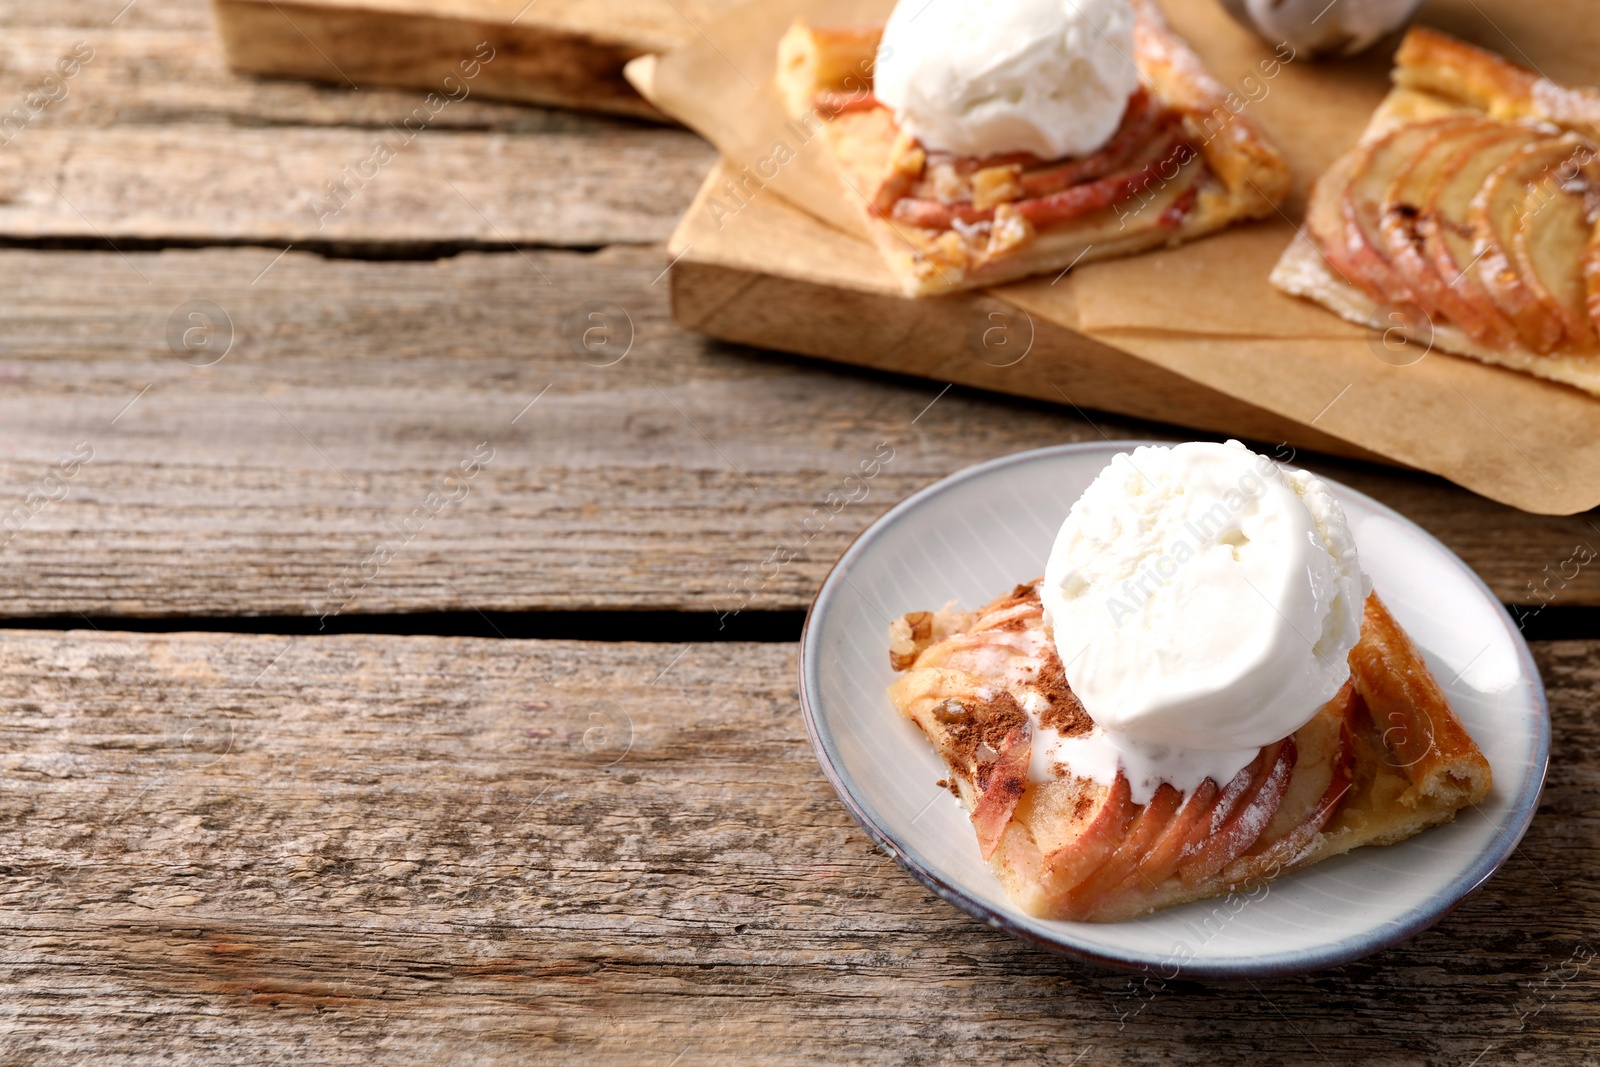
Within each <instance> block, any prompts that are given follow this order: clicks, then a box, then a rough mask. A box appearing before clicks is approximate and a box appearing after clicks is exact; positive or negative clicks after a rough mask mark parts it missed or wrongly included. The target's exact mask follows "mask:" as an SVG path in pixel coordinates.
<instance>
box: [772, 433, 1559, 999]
mask: <svg viewBox="0 0 1600 1067" xmlns="http://www.w3.org/2000/svg"><path fill="white" fill-rule="evenodd" d="M1142 443H1145V442H1139V441H1125V442H1112V443H1108V444H1089V445H1065V446H1062V447H1058V448H1044V449H1038V450H1036V451H1032V452H1022V453H1018V454H1016V455H1013V456H1006V457H1004V458H1002V459H997V460H994V461H992V462H989V463H984V464H981V465H979V466H976V467H972V468H969V469H968V470H964V471H962V472H960V473H959V474H955V475H952V476H951V477H949V478H946V479H944V480H943V481H941V482H938V483H936V484H934V485H931V486H929V487H928V488H926V489H924V490H922V491H921V492H919V493H917V494H915V495H914V496H912V497H910V498H908V499H907V500H905V501H904V502H902V503H901V504H899V505H898V506H897V507H895V508H894V509H892V510H891V511H889V512H888V514H886V515H884V516H883V517H882V518H881V519H879V520H878V521H877V522H875V523H873V524H872V526H870V527H868V528H867V530H866V531H865V532H864V533H862V535H861V536H860V537H859V538H857V539H856V541H855V543H854V544H852V545H851V546H850V548H849V549H848V550H847V551H846V552H845V554H844V555H843V556H841V557H840V559H839V562H838V563H837V564H835V565H834V568H833V570H832V571H831V572H830V573H829V575H828V578H827V580H826V581H825V582H823V585H822V589H821V590H820V591H819V592H818V593H817V598H816V601H815V602H814V603H813V604H812V607H811V613H810V615H809V617H808V618H807V620H806V628H805V634H804V636H803V638H802V640H801V651H800V701H801V707H802V709H803V711H804V714H805V720H806V729H807V730H808V731H809V733H810V735H811V742H812V745H813V747H814V748H815V749H816V752H817V757H818V759H819V760H821V762H822V768H823V770H824V771H825V772H826V774H827V776H828V779H829V781H831V782H832V783H833V787H834V789H835V790H837V791H838V793H839V797H840V799H842V800H843V801H844V803H845V806H846V807H847V808H849V809H850V813H851V814H852V815H854V816H855V818H856V820H857V821H858V822H859V823H860V824H861V825H862V827H863V828H864V829H865V830H866V831H867V833H868V834H870V835H871V837H872V839H873V840H874V841H876V842H877V843H878V845H879V846H880V847H881V848H882V849H883V850H884V851H885V852H887V853H888V854H889V855H890V856H892V857H894V859H895V860H896V861H898V862H899V863H900V865H901V866H902V867H904V868H905V869H906V870H908V871H910V872H911V873H912V874H913V875H914V876H916V878H917V879H918V880H920V881H921V882H922V883H923V884H924V885H926V886H927V887H928V888H929V889H932V890H933V891H934V892H935V893H937V894H939V895H940V896H941V897H943V898H945V899H946V900H948V901H950V902H951V903H952V904H954V905H956V907H958V908H961V909H962V910H963V911H967V912H969V913H971V914H972V915H975V916H977V917H978V918H980V919H983V920H985V921H986V922H988V923H989V924H990V925H992V926H995V927H998V928H1001V929H1004V930H1006V931H1008V932H1010V933H1012V934H1014V935H1016V936H1017V937H1019V938H1022V939H1023V940H1025V941H1030V942H1034V943H1036V944H1040V945H1043V946H1046V947H1048V948H1051V949H1055V950H1057V951H1060V952H1064V953H1066V954H1068V955H1072V956H1076V957H1079V958H1082V959H1086V960H1091V961H1094V962H1096V963H1101V964H1104V965H1107V966H1111V967H1116V968H1121V969H1131V970H1137V971H1152V972H1156V973H1160V974H1163V975H1165V976H1167V977H1172V976H1173V975H1175V974H1183V975H1187V976H1191V977H1240V976H1256V975H1273V974H1292V973H1301V972H1305V971H1311V970H1315V969H1317V968H1320V967H1330V966H1333V965H1335V964H1340V963H1345V962H1348V961H1350V960H1353V959H1357V958H1359V957H1361V956H1365V955H1367V954H1369V953H1372V952H1376V951H1378V950H1379V949H1382V948H1385V947H1387V946H1389V945H1392V944H1394V943H1396V942H1398V941H1401V940H1404V939H1405V938H1407V937H1410V936H1411V935H1412V934H1415V933H1417V932H1418V931H1420V930H1424V929H1426V928H1427V927H1428V926H1431V925H1432V924H1433V923H1435V922H1437V921H1438V920H1439V919H1441V918H1443V917H1444V916H1445V915H1446V914H1447V913H1448V912H1449V911H1450V909H1451V908H1453V907H1455V906H1456V905H1457V904H1458V903H1460V902H1461V900H1463V899H1464V898H1465V897H1466V896H1467V895H1468V894H1470V893H1472V892H1473V891H1474V890H1475V889H1477V888H1478V887H1479V886H1480V885H1482V884H1483V882H1484V881H1485V880H1486V879H1487V878H1488V877H1489V876H1490V875H1491V874H1493V873H1494V872H1495V870H1496V869H1497V868H1498V867H1499V866H1500V865H1501V864H1502V863H1504V862H1505V861H1506V859H1507V857H1509V856H1510V855H1511V853H1512V851H1513V850H1514V849H1515V848H1516V844H1517V842H1518V841H1519V840H1520V839H1521V838H1522V834H1523V832H1524V831H1525V830H1526V829H1527V828H1528V823H1529V821H1530V820H1531V819H1532V818H1533V813H1534V810H1535V809H1536V808H1537V807H1538V803H1539V792H1540V790H1541V788H1542V787H1543V785H1544V775H1545V766H1546V764H1547V762H1548V760H1549V754H1550V714H1549V709H1548V707H1547V706H1546V704H1545V696H1544V687H1543V685H1542V684H1541V682H1540V680H1539V674H1538V671H1537V670H1536V669H1535V667H1534V664H1533V659H1532V657H1531V656H1530V655H1529V653H1528V646H1527V644H1526V643H1525V642H1524V641H1523V640H1522V636H1521V635H1520V634H1519V633H1518V632H1517V629H1516V627H1515V626H1514V625H1513V624H1512V622H1511V619H1510V618H1509V617H1508V616H1507V615H1506V612H1505V610H1504V609H1503V608H1502V607H1501V606H1500V604H1499V602H1498V601H1497V600H1496V599H1495V597H1494V595H1493V594H1492V593H1491V592H1490V591H1489V588H1488V587H1487V586H1485V585H1484V584H1483V582H1482V581H1481V580H1480V579H1479V578H1478V576H1477V575H1475V574H1474V573H1473V572H1472V571H1471V570H1470V569H1469V568H1468V567H1467V565H1466V564H1464V563H1462V562H1461V560H1460V559H1459V558H1457V557H1456V556H1455V554H1454V553H1452V552H1451V551H1450V550H1449V549H1447V548H1445V547H1444V546H1443V545H1442V544H1440V543H1439V542H1438V541H1437V540H1435V539H1434V538H1433V537H1432V536H1430V535H1429V534H1427V533H1426V532H1424V531H1423V530H1422V529H1421V528H1420V527H1418V526H1417V525H1416V524H1414V523H1412V522H1411V521H1409V520H1408V519H1405V518H1403V517H1401V516H1400V515H1399V514H1397V513H1396V512H1394V511H1392V510H1390V509H1389V508H1387V507H1385V506H1383V505H1382V504H1379V503H1378V502H1377V501H1375V500H1373V499H1371V498H1370V497H1367V496H1364V495H1363V494H1361V493H1358V492H1356V491H1354V490H1352V489H1348V488H1346V487H1344V486H1342V485H1339V484H1338V483H1336V482H1332V481H1329V485H1330V487H1331V488H1332V489H1333V491H1334V492H1335V493H1336V494H1337V495H1338V497H1339V499H1340V501H1341V502H1342V503H1343V504H1344V507H1345V511H1346V513H1347V514H1348V515H1349V517H1350V523H1351V528H1352V530H1353V531H1354V534H1355V538H1356V547H1357V549H1358V551H1359V552H1360V553H1361V563H1362V566H1363V567H1364V568H1365V569H1366V571H1367V573H1368V574H1369V575H1371V576H1372V582H1373V587H1374V588H1375V589H1376V590H1377V592H1378V594H1379V595H1380V596H1382V597H1383V599H1384V601H1385V603H1386V604H1388V606H1389V609H1390V610H1391V611H1392V612H1393V613H1394V615H1395V616H1396V617H1397V618H1398V619H1399V621H1400V623H1401V625H1403V626H1404V627H1405V629H1406V631H1407V632H1408V633H1409V634H1410V635H1411V637H1412V639H1413V640H1414V641H1415V642H1416V643H1417V645H1418V646H1419V647H1420V648H1421V649H1422V652H1423V655H1424V656H1425V657H1426V659H1427V661H1428V664H1429V666H1430V667H1431V668H1432V669H1433V672H1434V674H1435V675H1436V676H1437V677H1438V679H1439V681H1440V683H1441V684H1442V685H1443V686H1444V688H1445V692H1446V693H1447V694H1448V696H1449V698H1450V702H1451V705H1452V706H1453V707H1454V708H1455V710H1456V713H1457V714H1458V715H1459V716H1460V717H1461V720H1462V722H1463V723H1464V724H1465V725H1466V727H1467V730H1468V731H1469V732H1470V733H1471V734H1472V736H1473V738H1474V739H1475V740H1476V741H1477V742H1478V745H1479V746H1480V747H1481V748H1482V749H1483V753H1484V755H1485V756H1486V757H1487V758H1488V760H1489V764H1490V766H1491V767H1492V768H1493V770H1494V789H1493V790H1492V791H1491V792H1490V794H1489V796H1488V798H1487V799H1486V800H1485V801H1484V802H1483V803H1482V804H1481V805H1478V806H1477V807H1476V808H1469V809H1468V810H1466V811H1464V812H1462V813H1461V814H1460V815H1459V816H1458V817H1457V818H1456V820H1455V821H1454V822H1452V823H1450V824H1449V825H1446V826H1441V827H1436V828H1434V829H1432V830H1428V831H1426V832H1425V833H1423V834H1421V835H1419V836H1417V837H1414V838H1412V839H1411V840H1409V841H1405V842H1402V843H1401V844H1398V845H1392V846H1388V847H1383V848H1362V849H1358V850H1356V851H1355V852H1353V853H1351V854H1349V855H1345V856H1340V857H1337V858H1335V859H1331V860H1325V861H1323V862H1321V863H1318V864H1316V865H1314V866H1312V867H1310V868H1308V869H1306V870H1303V871H1297V872H1294V873H1293V874H1289V875H1285V876H1283V877H1282V878H1279V879H1277V880H1276V881H1274V882H1272V883H1270V884H1269V885H1267V886H1265V887H1263V888H1259V889H1257V890H1255V891H1254V892H1253V893H1252V894H1250V895H1249V896H1244V895H1236V896H1234V897H1231V898H1223V899H1219V900H1210V901H1197V902H1195V903H1193V904H1187V905H1183V906H1181V907H1177V908H1172V909H1169V910H1167V911H1164V912H1160V913H1158V914H1156V915H1152V916H1148V917H1146V918H1143V919H1136V920H1131V921H1128V922H1121V923H1072V922H1051V921H1046V920H1041V919H1035V918H1033V917H1031V916H1029V915H1026V914H1024V913H1023V912H1022V911H1020V910H1018V909H1017V908H1015V907H1013V906H1012V905H1011V903H1010V902H1009V901H1007V900H1006V896H1005V893H1004V891H1003V890H1002V889H1001V887H1000V883H999V881H998V880H997V879H996V878H995V876H994V874H993V873H992V872H991V871H990V870H989V868H988V865H987V864H985V863H984V862H983V861H982V860H981V859H979V857H978V849H977V844H976V840H975V838H974V837H973V832H972V826H971V824H970V823H969V822H968V821H967V817H966V812H965V811H964V810H963V809H962V808H961V806H960V804H959V802H957V801H956V800H955V798H954V797H952V796H951V795H950V794H949V793H948V792H947V791H945V790H943V789H941V788H939V787H938V786H937V785H935V784H934V783H935V782H936V780H937V779H939V778H940V777H942V776H943V775H944V773H945V769H944V765H943V764H942V763H941V762H940V760H939V758H938V757H937V756H936V755H934V753H933V750H932V748H931V747H930V746H929V745H928V744H927V742H926V741H925V740H923V738H922V737H921V735H920V734H919V733H918V732H917V729H916V727H915V726H913V725H912V724H910V723H909V722H907V721H905V720H904V719H903V718H901V716H900V715H899V713H898V712H896V711H895V709H894V707H893V706H892V705H891V704H890V703H889V699H888V697H887V695H886V693H885V690H886V689H887V688H888V686H889V683H890V682H891V681H892V680H893V672H891V671H890V669H889V657H888V653H887V650H886V644H887V630H888V625H889V622H890V620H891V619H893V618H895V617H897V616H899V615H901V614H903V613H905V612H907V611H916V610H922V609H928V608H936V607H940V606H942V605H944V604H945V603H946V602H948V601H950V600H955V601H957V602H958V603H959V604H960V605H961V606H963V607H975V606H977V605H979V604H983V603H987V602H988V601H989V600H991V599H993V598H994V597H995V596H997V595H998V594H1000V593H1001V592H1004V591H1005V590H1007V589H1009V588H1011V586H1013V585H1014V584H1016V583H1017V582H1020V581H1027V580H1030V579H1032V578H1034V577H1037V576H1038V575H1039V574H1041V573H1043V571H1044V565H1045V560H1046V558H1047V557H1048V556H1049V552H1050V546H1051V544H1052V542H1053V541H1054V539H1055V534H1056V530H1057V528H1058V527H1059V526H1060V524H1061V520H1062V519H1063V518H1065V517H1066V514H1067V510H1068V509H1069V508H1070V507H1071V506H1072V502H1073V501H1074V500H1076V499H1077V498H1078V496H1079V494H1081V493H1082V492H1083V490H1084V489H1085V488H1086V487H1087V486H1088V485H1089V482H1090V481H1092V480H1093V479H1094V477H1095V475H1096V474H1098V473H1099V472H1100V470H1101V469H1102V468H1103V467H1105V465H1106V464H1107V463H1109V462H1110V461H1111V459H1112V457H1113V456H1114V455H1115V454H1116V453H1118V452H1125V451H1130V450H1132V449H1133V448H1135V447H1137V446H1138V445H1139V444H1142ZM1151 443H1159V442H1151Z"/></svg>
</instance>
